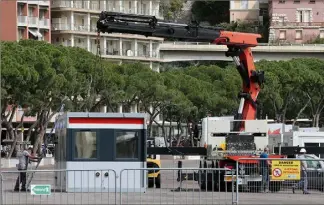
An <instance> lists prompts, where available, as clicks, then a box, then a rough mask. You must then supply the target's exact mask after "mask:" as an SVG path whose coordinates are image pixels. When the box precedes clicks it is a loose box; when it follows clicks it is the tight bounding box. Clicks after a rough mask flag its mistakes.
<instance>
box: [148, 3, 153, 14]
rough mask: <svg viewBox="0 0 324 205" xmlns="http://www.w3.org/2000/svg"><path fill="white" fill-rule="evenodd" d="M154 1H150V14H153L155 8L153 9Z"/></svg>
mask: <svg viewBox="0 0 324 205" xmlns="http://www.w3.org/2000/svg"><path fill="white" fill-rule="evenodd" d="M152 5H153V4H152V1H150V3H149V9H150V10H149V15H153V14H152V13H153V9H152Z"/></svg>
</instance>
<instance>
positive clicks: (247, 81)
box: [97, 11, 264, 130]
mask: <svg viewBox="0 0 324 205" xmlns="http://www.w3.org/2000/svg"><path fill="white" fill-rule="evenodd" d="M97 29H98V33H101V32H102V33H113V32H114V33H129V34H139V35H145V36H154V37H162V38H173V39H178V40H181V41H195V42H210V43H214V44H217V45H226V46H227V47H228V51H226V52H225V55H226V56H227V57H232V58H233V60H234V63H235V64H236V68H237V70H238V72H239V73H240V75H241V78H242V81H243V85H242V91H241V92H240V93H239V98H240V99H241V101H240V106H239V109H238V112H237V116H236V119H238V120H254V119H255V118H256V114H257V103H256V100H257V97H258V94H259V92H260V88H261V86H262V84H263V83H264V72H263V71H257V70H256V69H255V66H254V59H253V55H252V52H251V47H255V46H257V44H258V41H257V39H258V38H261V35H259V34H252V33H239V32H230V31H224V30H223V29H221V28H212V27H201V26H199V25H198V24H197V23H195V22H193V23H192V24H189V25H187V24H176V23H168V22H163V21H160V20H158V19H157V18H156V17H155V16H146V15H134V14H124V13H116V12H107V11H103V12H101V14H100V16H99V20H98V22H97ZM235 129H236V130H243V129H244V123H243V122H240V123H238V124H236V128H235Z"/></svg>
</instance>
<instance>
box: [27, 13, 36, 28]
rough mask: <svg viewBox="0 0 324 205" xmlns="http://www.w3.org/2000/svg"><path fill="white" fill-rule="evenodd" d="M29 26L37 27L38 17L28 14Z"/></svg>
mask: <svg viewBox="0 0 324 205" xmlns="http://www.w3.org/2000/svg"><path fill="white" fill-rule="evenodd" d="M28 26H29V27H38V17H33V16H29V17H28Z"/></svg>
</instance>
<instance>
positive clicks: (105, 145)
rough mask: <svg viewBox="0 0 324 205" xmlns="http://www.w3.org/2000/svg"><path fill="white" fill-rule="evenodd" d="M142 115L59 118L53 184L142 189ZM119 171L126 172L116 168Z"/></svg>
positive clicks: (86, 188) (70, 115)
mask: <svg viewBox="0 0 324 205" xmlns="http://www.w3.org/2000/svg"><path fill="white" fill-rule="evenodd" d="M145 118H146V115H145V114H140V113H83V112H67V113H65V114H63V115H61V116H59V118H58V120H57V123H56V127H55V135H56V139H57V140H56V149H55V150H56V152H55V169H56V170H62V171H56V172H55V184H56V188H57V189H60V190H65V191H66V192H115V191H116V190H117V192H119V191H121V192H124V191H131V192H145V191H146V180H147V173H146V171H144V170H143V168H146V119H145ZM124 169H131V170H130V171H128V170H125V171H123V172H121V171H122V170H124ZM140 169H142V170H140ZM65 170H66V171H65ZM112 170H115V172H114V171H112ZM121 173H122V175H120V174H121ZM129 182H131V183H129Z"/></svg>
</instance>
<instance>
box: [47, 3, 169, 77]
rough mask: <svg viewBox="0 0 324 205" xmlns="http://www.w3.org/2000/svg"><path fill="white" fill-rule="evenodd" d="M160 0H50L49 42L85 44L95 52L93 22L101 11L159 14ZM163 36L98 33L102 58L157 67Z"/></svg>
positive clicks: (82, 45)
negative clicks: (50, 32) (50, 24)
mask: <svg viewBox="0 0 324 205" xmlns="http://www.w3.org/2000/svg"><path fill="white" fill-rule="evenodd" d="M159 3H160V0H128V1H126V0H64V1H63V0H53V1H52V2H51V12H52V13H51V14H52V43H53V44H58V45H64V46H72V47H74V46H76V47H80V48H84V49H86V50H88V51H89V52H92V53H94V54H96V53H97V44H96V42H97V41H96V38H97V32H96V22H97V20H98V18H99V14H100V12H101V11H114V12H123V13H130V14H143V15H155V16H157V17H159V18H160V12H159ZM162 41H163V39H162V38H154V37H148V38H146V37H144V36H140V35H129V34H120V33H113V34H106V33H105V34H101V38H100V51H101V56H102V57H103V58H107V59H109V60H110V61H116V62H118V63H131V62H134V61H141V62H142V63H144V64H148V65H149V66H150V67H151V68H152V69H153V70H155V71H159V62H160V55H159V44H160V43H161V42H162Z"/></svg>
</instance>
